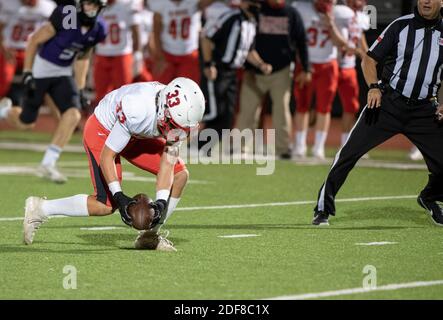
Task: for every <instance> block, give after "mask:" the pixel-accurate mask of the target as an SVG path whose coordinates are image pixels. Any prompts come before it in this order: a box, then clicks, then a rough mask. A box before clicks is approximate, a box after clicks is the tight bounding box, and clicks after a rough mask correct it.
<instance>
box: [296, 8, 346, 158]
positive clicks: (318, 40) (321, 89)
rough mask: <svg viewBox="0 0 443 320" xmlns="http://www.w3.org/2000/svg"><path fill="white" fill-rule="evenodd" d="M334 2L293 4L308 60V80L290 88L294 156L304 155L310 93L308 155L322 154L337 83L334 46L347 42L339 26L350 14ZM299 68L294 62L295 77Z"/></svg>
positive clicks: (319, 156)
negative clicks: (312, 137)
mask: <svg viewBox="0 0 443 320" xmlns="http://www.w3.org/2000/svg"><path fill="white" fill-rule="evenodd" d="M335 2H336V1H335V0H314V1H313V2H295V3H294V4H293V5H294V6H295V7H296V8H297V9H298V11H299V12H300V14H301V16H302V18H303V22H304V25H305V29H306V33H307V36H308V46H309V59H310V62H311V64H312V82H310V83H307V84H305V85H304V86H303V87H301V86H300V85H297V84H296V85H295V90H294V91H295V97H296V103H297V109H296V115H295V126H296V136H295V146H294V148H293V155H294V156H295V157H301V158H303V157H305V156H306V152H307V147H306V140H307V134H308V126H309V123H308V121H309V109H310V107H311V102H312V97H313V95H314V94H315V98H316V112H317V113H316V124H315V143H314V146H313V148H312V155H313V156H314V157H316V158H319V159H324V157H325V143H326V138H327V136H328V130H329V125H330V121H331V109H332V103H333V101H334V98H335V94H336V92H337V85H338V73H339V71H338V63H337V48H340V49H341V48H343V47H344V46H346V44H347V41H346V39H345V38H344V37H343V36H342V32H341V31H340V30H341V29H343V28H346V27H347V26H348V25H349V23H350V21H351V19H352V17H353V16H354V12H353V11H352V10H351V9H350V8H349V7H346V6H343V5H336V4H335ZM299 72H300V66H297V68H296V73H295V78H297V77H298V73H299Z"/></svg>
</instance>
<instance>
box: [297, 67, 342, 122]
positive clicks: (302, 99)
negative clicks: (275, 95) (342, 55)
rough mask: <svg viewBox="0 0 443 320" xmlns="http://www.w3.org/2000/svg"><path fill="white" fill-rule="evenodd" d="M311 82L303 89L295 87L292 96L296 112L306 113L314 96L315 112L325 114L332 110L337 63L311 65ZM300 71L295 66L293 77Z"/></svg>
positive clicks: (336, 80) (336, 82) (336, 81)
mask: <svg viewBox="0 0 443 320" xmlns="http://www.w3.org/2000/svg"><path fill="white" fill-rule="evenodd" d="M312 70H313V71H312V82H311V83H310V84H306V85H305V86H304V87H303V88H301V89H300V88H299V87H298V86H297V84H294V85H295V89H294V94H295V97H296V99H297V112H301V113H305V112H308V111H309V109H310V107H311V102H312V97H313V95H314V94H315V98H316V108H315V109H316V110H317V112H319V113H323V114H327V113H330V112H331V110H332V103H333V102H334V98H335V94H336V93H337V86H338V63H337V61H336V60H333V61H331V62H328V63H323V64H312ZM300 71H301V66H297V68H296V71H295V76H297V75H298V74H299V73H300Z"/></svg>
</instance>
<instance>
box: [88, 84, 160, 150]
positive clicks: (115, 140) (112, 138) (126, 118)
mask: <svg viewBox="0 0 443 320" xmlns="http://www.w3.org/2000/svg"><path fill="white" fill-rule="evenodd" d="M164 87H165V85H163V84H161V83H159V82H138V83H134V84H128V85H125V86H123V87H121V88H119V89H116V90H114V91H111V92H110V93H108V94H107V95H106V96H105V97H104V98H103V99H102V100H101V101H100V103H99V104H98V106H97V107H96V108H95V111H94V114H95V116H96V118H97V120H98V121H99V122H100V123H101V125H103V127H104V128H105V129H107V130H109V131H111V133H110V134H109V136H108V138H107V140H106V145H107V146H108V147H109V148H110V149H112V150H113V151H114V152H117V153H120V152H121V151H122V150H123V149H124V148H125V147H126V145H127V144H128V142H129V140H130V139H131V137H137V138H152V137H158V136H159V132H158V130H157V107H156V104H155V98H156V95H157V92H158V91H160V90H161V89H163V88H164Z"/></svg>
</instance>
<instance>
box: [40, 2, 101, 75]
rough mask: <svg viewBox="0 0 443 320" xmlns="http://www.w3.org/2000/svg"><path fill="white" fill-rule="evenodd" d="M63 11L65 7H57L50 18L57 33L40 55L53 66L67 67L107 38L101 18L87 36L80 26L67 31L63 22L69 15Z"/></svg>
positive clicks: (41, 50)
mask: <svg viewBox="0 0 443 320" xmlns="http://www.w3.org/2000/svg"><path fill="white" fill-rule="evenodd" d="M62 10H63V6H59V7H57V8H56V9H55V10H54V12H53V13H52V14H51V16H50V17H49V21H50V22H51V24H52V26H53V27H54V29H55V30H56V32H57V33H56V34H55V36H54V37H53V38H51V39H49V40H48V41H47V42H46V43H45V44H44V45H43V46H42V47H41V49H40V50H39V55H40V57H42V58H43V59H45V60H47V61H49V62H51V63H53V64H56V65H58V66H62V67H67V66H70V65H71V64H72V62H73V61H74V58H75V56H76V55H77V53H79V52H84V51H86V50H87V49H89V48H91V47H93V46H95V45H96V44H97V43H99V42H101V41H103V40H104V39H105V38H106V27H105V23H104V21H103V20H102V19H101V18H100V17H99V18H98V19H97V22H96V23H95V24H94V26H93V27H91V28H90V29H89V30H88V31H87V32H86V33H85V34H83V33H82V32H81V27H80V26H77V28H75V29H65V28H64V27H63V20H64V18H65V17H66V16H67V14H68V13H66V14H64V13H63V11H62ZM67 20H69V18H67ZM77 21H78V19H77Z"/></svg>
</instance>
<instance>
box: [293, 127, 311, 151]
mask: <svg viewBox="0 0 443 320" xmlns="http://www.w3.org/2000/svg"><path fill="white" fill-rule="evenodd" d="M307 137H308V131H307V130H303V131H297V133H296V136H295V147H296V148H306V139H307Z"/></svg>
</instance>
